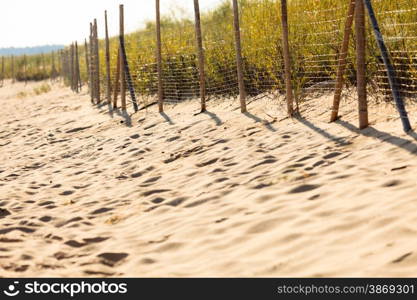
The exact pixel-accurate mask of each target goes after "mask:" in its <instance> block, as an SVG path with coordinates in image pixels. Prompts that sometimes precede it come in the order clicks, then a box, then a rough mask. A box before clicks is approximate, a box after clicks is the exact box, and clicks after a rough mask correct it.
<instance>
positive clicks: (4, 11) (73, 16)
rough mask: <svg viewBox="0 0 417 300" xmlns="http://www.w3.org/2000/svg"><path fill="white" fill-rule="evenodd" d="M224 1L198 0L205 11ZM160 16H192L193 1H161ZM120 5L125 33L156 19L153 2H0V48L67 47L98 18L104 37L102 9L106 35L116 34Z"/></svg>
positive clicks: (46, 0) (80, 37) (53, 0)
mask: <svg viewBox="0 0 417 300" xmlns="http://www.w3.org/2000/svg"><path fill="white" fill-rule="evenodd" d="M222 1H223V0H200V7H201V10H202V11H204V10H207V9H209V8H211V7H213V6H215V5H217V4H218V3H220V2H222ZM160 2H161V10H162V14H170V13H172V11H174V10H180V11H181V10H182V11H184V12H185V13H188V14H190V15H191V16H193V15H192V13H193V0H160ZM119 4H124V6H125V31H126V32H129V31H132V30H135V29H137V28H140V26H141V25H143V24H144V22H145V21H147V20H153V19H154V18H155V1H154V0H0V11H1V16H0V28H1V30H0V48H3V47H12V46H13V47H24V46H38V45H45V44H69V43H70V42H71V41H73V40H78V41H82V40H84V38H85V37H87V36H88V35H89V22H90V21H91V20H92V19H94V18H97V21H98V26H99V27H98V28H99V36H100V37H103V34H104V29H103V28H104V10H107V13H108V17H109V33H110V35H116V34H117V32H118V24H119V23H118V22H119V21H118V10H119Z"/></svg>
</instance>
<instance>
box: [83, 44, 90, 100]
mask: <svg viewBox="0 0 417 300" xmlns="http://www.w3.org/2000/svg"><path fill="white" fill-rule="evenodd" d="M84 50H85V69H86V72H87V81H88V91H89V93H90V96H91V77H90V75H91V71H90V58H89V51H88V44H87V39H84Z"/></svg>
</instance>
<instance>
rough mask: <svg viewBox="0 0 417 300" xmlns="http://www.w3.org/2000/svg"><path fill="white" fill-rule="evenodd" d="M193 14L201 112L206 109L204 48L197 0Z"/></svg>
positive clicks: (196, 0) (197, 0)
mask: <svg viewBox="0 0 417 300" xmlns="http://www.w3.org/2000/svg"><path fill="white" fill-rule="evenodd" d="M194 15H195V37H196V44H197V51H198V70H199V73H200V98H201V112H205V111H206V74H205V69H204V50H203V39H202V34H201V20H200V4H199V0H194Z"/></svg>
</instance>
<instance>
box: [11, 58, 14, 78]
mask: <svg viewBox="0 0 417 300" xmlns="http://www.w3.org/2000/svg"><path fill="white" fill-rule="evenodd" d="M11 74H12V75H11V76H12V83H14V82H15V79H14V55H12V56H11Z"/></svg>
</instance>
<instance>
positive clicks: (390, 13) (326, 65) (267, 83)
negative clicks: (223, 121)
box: [6, 0, 417, 119]
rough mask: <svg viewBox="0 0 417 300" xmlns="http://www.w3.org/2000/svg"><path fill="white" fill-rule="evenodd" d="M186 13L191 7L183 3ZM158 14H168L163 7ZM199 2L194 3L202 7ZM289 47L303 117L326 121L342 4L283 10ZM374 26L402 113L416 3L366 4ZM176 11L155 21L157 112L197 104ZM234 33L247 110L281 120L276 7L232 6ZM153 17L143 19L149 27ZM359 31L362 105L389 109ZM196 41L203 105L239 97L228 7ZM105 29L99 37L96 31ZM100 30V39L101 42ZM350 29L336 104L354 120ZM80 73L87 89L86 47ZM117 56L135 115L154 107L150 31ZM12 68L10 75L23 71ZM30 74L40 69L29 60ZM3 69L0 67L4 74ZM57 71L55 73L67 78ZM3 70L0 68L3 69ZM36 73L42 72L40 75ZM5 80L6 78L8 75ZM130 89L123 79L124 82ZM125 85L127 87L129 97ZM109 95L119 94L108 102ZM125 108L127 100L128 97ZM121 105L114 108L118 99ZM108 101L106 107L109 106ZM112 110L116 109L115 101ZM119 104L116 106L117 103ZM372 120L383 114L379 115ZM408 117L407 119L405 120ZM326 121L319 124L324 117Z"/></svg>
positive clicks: (293, 3)
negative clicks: (367, 101) (263, 108)
mask: <svg viewBox="0 0 417 300" xmlns="http://www.w3.org/2000/svg"><path fill="white" fill-rule="evenodd" d="M187 1H189V2H190V3H192V2H193V1H191V0H187ZM160 2H161V7H163V6H164V5H166V3H165V2H164V0H161V1H160ZM204 2H205V0H200V5H201V4H202V3H203V4H204ZM287 2H288V23H289V43H290V54H291V72H292V85H293V88H294V94H295V97H296V99H297V100H298V103H299V105H300V110H301V112H302V113H303V112H306V111H311V110H314V112H315V113H314V114H309V116H310V115H311V116H323V118H326V119H328V117H329V115H330V111H331V105H332V95H333V93H334V87H335V80H336V76H337V70H338V64H339V62H340V60H341V55H342V54H343V53H341V45H342V41H343V38H344V33H345V28H344V27H345V22H346V18H347V17H348V11H349V5H350V0H288V1H287ZM372 3H373V5H374V9H375V12H376V17H377V19H378V21H379V25H380V28H381V31H382V34H383V36H384V39H385V42H386V44H387V47H388V50H389V53H390V56H391V57H390V58H391V60H392V62H393V65H394V67H395V69H396V72H397V77H398V80H397V83H396V84H397V87H398V89H399V90H400V92H401V95H402V96H403V97H404V98H405V99H406V100H407V101H408V103H409V104H413V103H415V99H416V97H417V42H416V39H417V0H397V1H391V0H372ZM185 4H186V3H185V2H181V3H180V4H178V6H179V11H182V12H183V15H174V16H173V15H171V16H168V15H163V16H162V18H161V35H162V36H161V38H162V82H163V90H164V101H165V103H174V104H175V103H179V102H182V101H187V100H192V101H196V103H197V102H198V101H199V97H200V82H199V67H198V49H197V46H196V38H195V24H194V11H193V9H192V5H185ZM238 4H239V15H240V27H241V28H240V29H241V30H240V33H241V40H242V56H243V64H244V66H243V70H244V74H243V75H244V76H243V77H244V84H245V88H246V92H247V95H248V101H256V100H258V99H260V98H262V99H267V101H269V102H268V103H269V104H270V105H271V109H274V112H275V113H278V112H281V113H282V114H285V113H286V109H285V105H284V100H285V80H284V59H283V50H282V44H283V41H282V25H281V1H280V0H239V1H238ZM152 17H153V16H151V18H152ZM367 22H368V24H367V26H366V31H367V38H366V72H367V79H368V90H369V95H370V98H372V99H376V100H377V101H379V103H392V102H393V99H392V96H391V89H390V86H389V82H388V78H387V73H386V69H385V66H384V64H383V62H382V59H381V55H380V51H379V49H378V46H377V43H376V40H375V36H374V33H373V31H372V27H371V26H370V24H369V20H367ZM201 27H202V39H203V47H204V54H205V73H206V78H205V80H206V82H205V85H206V93H207V99H208V100H209V101H210V100H213V99H229V98H235V99H237V96H238V94H239V89H238V77H237V71H236V69H237V68H236V67H237V66H236V52H235V36H234V27H233V7H232V1H230V0H225V1H223V2H221V3H220V4H219V5H218V6H216V7H215V8H213V9H211V10H209V11H204V12H202V16H201ZM103 29H104V28H103ZM103 33H104V30H99V34H100V36H101V37H103ZM355 40H356V37H355V30H354V25H353V28H352V31H351V34H350V44H349V47H348V50H347V53H346V55H347V59H346V63H347V64H346V72H345V76H344V77H345V81H344V90H343V94H342V103H341V104H340V107H341V110H342V111H343V112H345V113H346V112H350V111H355V110H357V105H356V104H354V103H353V102H354V101H356V99H355V97H356V95H355V91H354V88H355V85H356V69H357V67H356V45H355ZM99 46H100V47H99V48H100V67H99V69H100V87H101V90H102V95H105V92H106V90H107V80H106V66H105V44H104V41H103V40H101V41H100V45H99ZM79 48H80V53H79V57H80V60H81V63H80V70H81V75H82V76H81V77H82V80H83V81H86V80H87V79H88V76H89V74H88V73H87V68H86V60H87V57H86V56H85V52H84V47H82V46H80V47H79ZM118 48H119V39H118V38H117V37H114V38H111V39H110V61H111V63H110V73H111V85H112V86H111V90H112V98H113V97H114V95H115V93H114V89H115V83H116V82H117V80H116V79H117V78H116V75H117V63H116V62H117V61H118ZM125 48H126V55H127V60H128V64H129V68H130V74H131V84H132V86H133V88H134V91H135V93H136V97H137V99H138V102H139V106H140V107H145V106H148V105H151V104H153V103H156V101H157V99H158V72H157V62H156V61H157V60H156V55H155V54H156V49H157V45H156V25H155V22H153V21H151V22H148V23H147V24H146V25H145V26H144V28H143V29H140V30H138V31H137V32H134V33H130V34H127V35H126V36H125ZM20 62H21V60H19V59H16V61H15V69H16V72H18V71H19V69H21V65H22V64H21V63H20ZM30 63H31V64H39V62H37V61H35V60H31V61H30ZM9 64H10V63H9V62H8V61H7V60H6V66H7V65H9ZM66 64H67V62H65V61H64V64H63V66H62V67H63V68H64V71H65V69H68V66H66ZM6 69H7V67H6ZM41 69H42V67H41ZM6 72H7V71H6ZM125 80H128V78H125ZM127 86H128V85H126V87H127ZM116 95H117V94H116ZM126 96H127V99H128V101H129V100H130V101H131V100H132V99H131V97H130V94H129V92H127V93H126ZM119 99H120V98H119ZM112 100H113V99H112ZM119 101H120V100H119ZM119 103H120V102H119ZM378 113H383V110H381V111H379V112H378ZM410 115H414V113H411V114H410ZM324 116H325V117H324Z"/></svg>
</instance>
